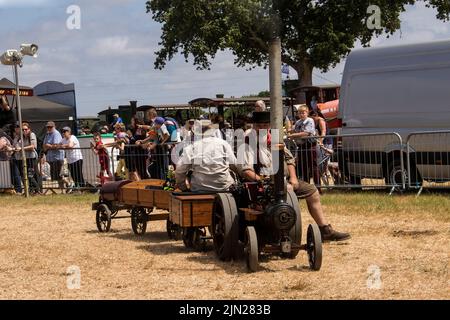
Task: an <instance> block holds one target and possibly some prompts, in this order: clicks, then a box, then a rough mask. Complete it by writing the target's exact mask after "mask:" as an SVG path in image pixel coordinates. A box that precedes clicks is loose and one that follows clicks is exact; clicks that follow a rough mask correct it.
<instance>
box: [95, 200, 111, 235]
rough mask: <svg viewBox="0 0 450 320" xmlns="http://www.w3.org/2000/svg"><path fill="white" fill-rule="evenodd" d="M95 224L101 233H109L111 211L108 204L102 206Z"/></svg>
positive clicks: (98, 209) (97, 213) (99, 208)
mask: <svg viewBox="0 0 450 320" xmlns="http://www.w3.org/2000/svg"><path fill="white" fill-rule="evenodd" d="M95 222H96V223H97V229H98V231H99V232H108V231H109V229H110V228H111V211H110V210H109V208H108V206H107V205H106V204H101V205H99V206H98V208H97V212H96V214H95Z"/></svg>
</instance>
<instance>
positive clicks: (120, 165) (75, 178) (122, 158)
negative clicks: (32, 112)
mask: <svg viewBox="0 0 450 320" xmlns="http://www.w3.org/2000/svg"><path fill="white" fill-rule="evenodd" d="M60 150H63V151H64V152H65V156H64V160H60V161H52V162H49V161H46V157H41V158H34V159H27V171H28V180H29V189H30V193H31V194H36V193H47V192H49V191H51V192H52V193H63V192H66V193H67V192H73V191H96V190H98V188H99V187H100V186H101V185H102V184H104V183H105V182H107V181H112V180H123V179H128V178H129V177H130V176H131V178H137V177H139V178H140V179H147V178H156V179H165V177H166V174H167V168H168V166H169V164H170V158H169V152H170V147H168V146H157V147H156V148H155V150H153V151H152V152H150V151H148V150H146V149H145V148H143V147H142V146H137V145H127V146H125V148H124V149H123V150H120V149H119V148H117V147H113V148H110V147H109V148H106V149H105V152H104V153H102V152H100V153H98V154H97V153H95V152H94V151H93V150H92V149H91V148H72V149H60ZM54 151H58V149H52V152H54ZM71 153H72V154H71ZM74 153H75V154H76V156H74V155H73V154H74ZM3 155H4V157H2V160H3V161H0V189H14V190H15V191H16V192H17V193H22V191H23V174H22V161H21V160H19V159H20V157H17V158H16V157H15V155H14V154H13V155H12V156H11V155H10V156H6V153H3ZM133 175H134V177H133Z"/></svg>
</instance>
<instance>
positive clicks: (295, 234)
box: [286, 190, 302, 259]
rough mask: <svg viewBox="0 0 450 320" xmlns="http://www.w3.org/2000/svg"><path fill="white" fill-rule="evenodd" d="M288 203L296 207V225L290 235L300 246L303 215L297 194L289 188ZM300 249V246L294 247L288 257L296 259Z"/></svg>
mask: <svg viewBox="0 0 450 320" xmlns="http://www.w3.org/2000/svg"><path fill="white" fill-rule="evenodd" d="M286 200H287V203H288V204H289V205H290V206H291V207H293V208H294V210H295V216H296V220H295V225H294V226H293V227H292V229H291V231H290V232H289V237H290V238H291V241H292V243H293V244H296V245H298V246H299V247H300V246H301V244H302V215H301V212H300V206H299V203H298V198H297V195H296V194H295V192H294V191H292V190H289V191H288V193H287V199H286ZM299 251H300V248H298V249H292V251H291V253H290V254H289V255H288V258H290V259H295V257H297V254H298V252H299Z"/></svg>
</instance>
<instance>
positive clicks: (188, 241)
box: [183, 228, 195, 249]
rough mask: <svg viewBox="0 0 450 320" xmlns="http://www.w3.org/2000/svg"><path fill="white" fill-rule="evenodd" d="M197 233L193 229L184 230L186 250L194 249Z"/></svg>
mask: <svg viewBox="0 0 450 320" xmlns="http://www.w3.org/2000/svg"><path fill="white" fill-rule="evenodd" d="M194 236H195V231H194V229H193V228H183V243H184V246H185V247H186V248H189V249H191V248H193V247H194Z"/></svg>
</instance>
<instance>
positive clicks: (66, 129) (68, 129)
mask: <svg viewBox="0 0 450 320" xmlns="http://www.w3.org/2000/svg"><path fill="white" fill-rule="evenodd" d="M65 131H69V132H71V131H72V130H71V129H70V128H69V127H64V128H62V129H61V132H65Z"/></svg>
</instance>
